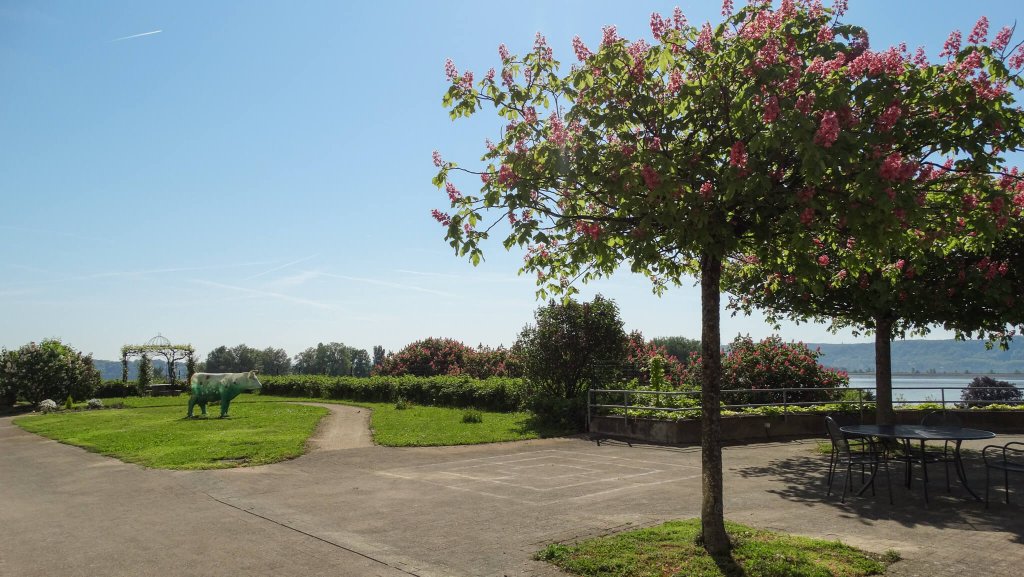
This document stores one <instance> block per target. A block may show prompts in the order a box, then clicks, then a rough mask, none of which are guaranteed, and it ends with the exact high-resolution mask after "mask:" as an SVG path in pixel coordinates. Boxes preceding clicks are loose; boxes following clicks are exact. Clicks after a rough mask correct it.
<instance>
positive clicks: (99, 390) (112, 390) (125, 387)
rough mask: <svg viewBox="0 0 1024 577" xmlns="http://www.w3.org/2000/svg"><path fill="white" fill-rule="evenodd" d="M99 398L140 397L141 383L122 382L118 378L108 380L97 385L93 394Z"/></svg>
mask: <svg viewBox="0 0 1024 577" xmlns="http://www.w3.org/2000/svg"><path fill="white" fill-rule="evenodd" d="M92 396H93V397H95V398H97V399H113V398H117V397H138V396H139V385H138V383H136V382H135V381H128V382H127V383H124V382H122V381H121V380H120V379H117V380H106V381H103V383H102V384H101V385H100V386H98V387H96V390H95V391H94V392H93V394H92Z"/></svg>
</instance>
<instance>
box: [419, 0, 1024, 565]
mask: <svg viewBox="0 0 1024 577" xmlns="http://www.w3.org/2000/svg"><path fill="white" fill-rule="evenodd" d="M843 4H844V2H837V3H836V5H835V6H833V7H832V8H826V7H824V6H822V4H821V3H820V1H818V0H801V1H796V0H784V1H783V2H782V3H781V5H780V6H779V7H778V8H777V9H776V8H773V7H772V5H771V3H770V2H764V1H759V2H754V3H752V4H749V5H747V6H746V7H743V8H742V9H740V10H739V11H737V12H735V13H734V12H733V9H732V1H731V0H726V2H725V3H724V4H723V10H722V12H723V16H724V21H723V22H722V23H721V24H719V25H718V26H712V25H711V24H710V23H705V24H703V25H700V26H694V25H691V24H690V23H689V22H688V21H687V19H686V17H685V15H684V14H683V13H682V12H681V11H679V10H678V9H677V10H676V11H675V13H674V14H672V15H671V16H668V17H664V16H662V15H659V14H653V15H652V16H651V19H650V24H651V33H652V37H653V40H651V41H650V42H649V41H647V40H644V39H637V40H628V39H624V38H621V37H619V35H618V34H617V32H616V29H615V28H614V27H612V26H608V27H606V28H605V29H604V34H603V38H602V40H601V43H600V45H599V46H596V47H593V48H591V47H588V46H586V45H585V44H584V42H583V41H581V40H580V39H579V38H576V39H574V41H573V48H574V51H575V56H576V59H577V60H578V63H577V64H575V65H573V66H572V67H571V68H570V70H568V71H563V70H562V69H561V67H560V65H559V62H558V61H556V60H555V59H554V55H553V51H552V49H551V48H550V47H549V46H548V44H547V42H546V40H545V39H544V37H543V36H540V35H538V36H537V39H536V42H535V44H534V47H533V49H532V50H531V51H530V52H529V53H527V54H525V55H523V56H516V55H513V54H511V53H510V52H509V51H508V50H507V49H506V48H505V47H504V46H501V47H500V48H499V56H500V60H501V62H500V69H497V70H496V69H492V70H489V71H488V72H487V73H485V74H483V75H482V77H479V78H477V77H475V75H474V74H473V73H472V72H469V71H464V72H460V71H459V70H458V69H457V67H456V66H455V64H454V63H452V62H450V61H449V62H448V63H446V74H447V76H448V79H449V80H450V81H451V86H450V87H449V89H448V91H447V93H446V94H445V96H444V99H443V103H444V105H445V106H446V107H448V108H449V110H450V115H451V117H452V118H453V119H454V118H459V117H463V116H469V115H472V114H474V113H476V112H478V111H480V110H482V109H483V108H484V107H489V108H493V109H494V110H495V111H496V112H497V114H498V115H499V116H500V117H501V118H503V119H504V121H505V122H506V125H505V128H504V130H503V131H502V132H501V134H500V135H499V136H498V137H497V139H496V140H495V141H494V142H488V143H487V144H486V150H485V152H484V154H483V158H482V161H483V162H482V164H481V165H480V166H479V167H475V168H472V169H470V168H463V167H461V166H459V165H457V164H456V163H454V162H449V161H445V160H444V159H443V158H442V156H441V155H440V154H439V153H435V155H434V162H435V164H436V166H437V167H438V168H439V171H438V174H437V176H436V178H435V180H434V183H435V184H436V185H437V186H438V187H440V188H443V189H444V190H445V191H446V193H447V196H448V199H449V201H450V203H451V211H441V210H435V211H434V218H435V219H437V220H438V221H439V222H440V223H441V224H442V225H443V226H444V227H445V228H446V231H447V233H446V238H447V240H448V241H449V243H450V245H451V246H452V247H453V248H454V250H455V251H456V253H457V254H459V255H462V256H465V257H467V258H469V259H470V260H471V261H472V262H474V263H476V262H479V260H480V259H481V257H482V249H481V246H482V243H483V242H484V241H485V240H486V239H487V238H489V236H490V235H491V234H499V235H501V236H503V237H504V245H505V247H506V248H511V247H513V246H518V247H521V248H523V249H525V251H526V254H525V262H524V265H523V269H522V270H523V271H524V272H530V273H535V274H536V275H537V282H538V285H539V291H538V292H539V294H540V296H542V297H543V296H547V295H548V294H549V293H561V294H565V295H570V294H572V293H574V292H575V291H576V288H575V286H576V284H577V282H586V281H589V280H592V279H595V278H598V277H603V276H607V275H609V274H612V273H613V272H614V271H615V270H617V269H618V268H619V267H620V266H627V267H628V268H629V269H630V270H631V271H632V272H635V273H638V274H643V275H645V276H647V277H648V278H650V279H651V281H652V283H653V286H654V290H655V292H657V293H659V294H660V293H661V292H662V291H663V290H665V288H666V287H668V286H669V285H677V284H679V283H680V282H681V281H682V279H683V278H684V277H685V276H687V275H695V276H697V277H698V278H699V279H700V284H701V298H702V306H701V313H702V335H701V341H702V346H701V347H702V355H701V363H702V367H701V372H702V375H703V388H702V394H701V405H702V425H701V428H702V435H701V438H702V462H703V502H702V533H703V541H704V544H705V547H706V548H707V549H708V550H709V551H710V552H712V553H721V552H724V551H726V550H727V549H728V547H729V544H728V537H727V536H726V533H725V528H724V522H723V509H722V461H721V446H720V441H719V439H720V427H721V424H720V408H719V405H720V399H719V397H720V395H719V391H720V388H721V350H720V346H721V344H720V330H719V306H720V298H721V297H720V292H721V273H722V265H723V263H725V262H727V261H728V260H730V259H732V258H736V257H738V256H739V255H746V256H748V257H754V258H757V259H758V261H759V262H761V263H764V264H765V266H768V267H772V266H773V263H777V264H778V266H780V267H782V266H786V265H787V264H788V259H787V254H788V252H790V251H793V250H798V251H809V250H812V247H815V246H817V245H816V242H822V243H826V244H828V245H831V244H835V243H837V242H839V239H840V238H844V239H845V238H850V237H852V238H855V239H856V241H857V242H858V243H860V244H861V245H862V246H864V247H884V246H903V245H907V246H908V247H911V248H908V250H909V251H913V250H917V249H915V248H914V242H913V241H912V235H910V234H908V233H907V227H913V226H914V224H915V223H916V222H917V221H918V220H921V219H924V218H925V217H926V213H927V212H928V211H927V210H926V207H925V206H922V205H921V204H920V202H919V201H920V198H919V194H920V191H921V187H920V182H919V181H920V180H921V178H922V177H921V173H922V172H928V171H929V167H930V166H931V165H932V164H930V163H936V162H938V164H939V165H940V166H941V165H942V162H943V160H936V159H937V158H939V157H941V158H945V157H947V156H948V157H952V158H954V159H955V160H954V161H953V166H952V168H953V169H957V170H960V171H963V172H965V173H968V174H972V175H974V174H991V173H999V172H1000V171H1001V170H1002V166H1001V157H1000V152H999V151H1005V150H1011V149H1015V148H1017V145H1018V143H1019V142H1020V140H1021V133H1022V125H1024V123H1022V122H1020V121H1019V118H1018V117H1017V116H1016V114H1017V110H1016V109H1015V108H1014V107H1013V106H1012V99H1011V98H1010V96H1009V95H1008V86H1010V85H1015V84H1017V83H1018V80H1017V78H1016V76H1015V75H1014V74H1013V73H1012V69H1013V68H1014V66H1019V65H1020V64H1021V62H1020V61H1024V54H1022V53H1021V52H1020V51H1019V50H1015V51H1013V52H1012V53H1011V54H1012V55H1011V56H1010V58H1009V60H1011V62H1009V63H1008V64H1007V63H1006V62H1005V59H1004V58H1003V57H1004V56H1005V50H1006V48H1007V45H1008V43H1009V36H1008V34H1005V33H1003V32H1000V34H999V35H998V36H997V38H996V41H998V42H999V43H1000V44H1001V46H993V45H987V46H980V43H979V44H972V45H971V46H969V47H968V48H966V49H961V47H960V46H959V43H958V42H957V43H956V44H957V45H956V46H952V45H951V46H949V47H948V49H947V50H948V51H951V52H953V53H955V54H956V57H955V59H954V60H952V61H951V64H934V65H933V64H929V63H928V62H927V61H926V60H925V58H924V55H923V50H922V51H918V52H917V53H916V54H913V55H912V54H911V53H909V52H908V51H907V49H906V48H905V47H904V46H898V47H893V48H888V49H885V50H881V51H876V50H873V49H871V48H870V46H869V43H868V37H867V33H866V31H864V30H863V29H861V28H859V27H857V26H854V25H850V24H846V23H843V22H842V21H841V20H840V18H841V16H842V13H843V12H844V9H845V6H844V5H843ZM996 41H993V44H995V43H996ZM468 175H476V176H475V177H468ZM470 178H478V179H479V180H478V181H477V183H478V184H479V189H478V191H470V190H469V189H468V188H466V183H467V182H468V181H469V180H470ZM974 185H977V182H975V180H971V179H966V178H965V179H963V180H954V179H950V180H949V181H948V182H944V183H943V184H942V186H941V187H939V186H936V190H935V191H934V194H935V195H936V196H941V197H942V198H956V197H959V196H962V195H964V194H966V192H965V191H966V190H968V189H971V190H975V194H977V191H976V188H977V186H974ZM460 186H461V187H462V188H460ZM929 194H930V193H929ZM870 264H873V263H868V262H864V263H859V264H857V263H851V264H850V267H849V269H850V270H849V274H853V275H859V274H860V272H861V270H862V269H864V268H867V267H868V266H869V265H870ZM795 274H801V273H800V272H797V273H795Z"/></svg>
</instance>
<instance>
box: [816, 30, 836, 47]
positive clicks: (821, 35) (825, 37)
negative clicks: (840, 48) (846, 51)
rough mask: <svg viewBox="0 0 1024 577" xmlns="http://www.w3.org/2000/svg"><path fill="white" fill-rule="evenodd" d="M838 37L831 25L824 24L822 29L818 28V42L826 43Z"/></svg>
mask: <svg viewBox="0 0 1024 577" xmlns="http://www.w3.org/2000/svg"><path fill="white" fill-rule="evenodd" d="M835 37H836V35H835V33H834V32H832V27H831V26H822V27H821V30H818V42H820V43H822V44H826V43H829V42H832V40H834V39H835Z"/></svg>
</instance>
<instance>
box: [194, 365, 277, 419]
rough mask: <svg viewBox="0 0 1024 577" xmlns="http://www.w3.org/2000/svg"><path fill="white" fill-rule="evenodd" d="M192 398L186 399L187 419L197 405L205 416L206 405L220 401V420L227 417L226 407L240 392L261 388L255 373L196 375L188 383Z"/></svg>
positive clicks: (261, 385)
mask: <svg viewBox="0 0 1024 577" xmlns="http://www.w3.org/2000/svg"><path fill="white" fill-rule="evenodd" d="M190 384H191V385H192V396H191V397H189V399H188V418H192V409H193V408H194V407H195V406H196V405H199V410H200V411H202V412H203V415H206V403H215V402H217V401H220V418H222V419H223V418H224V417H226V416H228V406H229V405H230V404H231V399H234V398H235V397H237V396H238V394H239V393H241V392H242V391H255V390H259V389H260V388H262V387H263V384H262V383H260V380H259V379H257V378H256V371H249V372H248V373H196V374H194V375H192V380H191V381H190Z"/></svg>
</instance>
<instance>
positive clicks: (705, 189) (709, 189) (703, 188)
mask: <svg viewBox="0 0 1024 577" xmlns="http://www.w3.org/2000/svg"><path fill="white" fill-rule="evenodd" d="M714 192H715V189H714V187H713V186H711V183H710V182H707V181H705V182H704V183H703V184H701V185H700V195H701V197H703V198H704V199H705V200H707V199H710V198H711V196H712V195H713V194H714Z"/></svg>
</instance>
